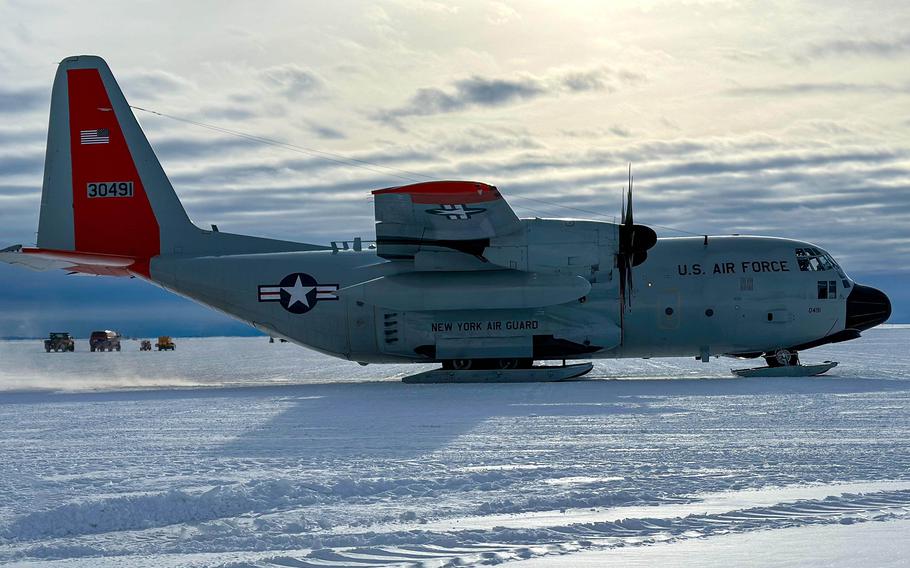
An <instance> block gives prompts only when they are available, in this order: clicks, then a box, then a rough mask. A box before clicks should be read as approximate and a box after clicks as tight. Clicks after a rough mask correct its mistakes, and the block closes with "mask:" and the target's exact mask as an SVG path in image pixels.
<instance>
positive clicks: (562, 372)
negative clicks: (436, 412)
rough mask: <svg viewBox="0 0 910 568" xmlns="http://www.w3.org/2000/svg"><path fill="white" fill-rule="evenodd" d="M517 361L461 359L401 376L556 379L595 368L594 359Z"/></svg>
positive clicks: (413, 380)
mask: <svg viewBox="0 0 910 568" xmlns="http://www.w3.org/2000/svg"><path fill="white" fill-rule="evenodd" d="M460 361H463V360H460ZM506 361H509V360H506ZM515 361H516V363H514V364H511V363H510V364H505V365H503V364H498V365H476V366H475V365H468V366H467V367H465V366H464V365H463V364H461V363H459V364H458V365H446V364H443V367H442V368H441V369H434V370H432V371H425V372H423V373H417V374H416V375H410V376H407V377H404V378H403V379H401V382H403V383H408V384H429V383H541V382H556V381H565V380H569V379H575V378H578V377H580V376H582V375H584V374H586V373H589V372H590V371H591V369H593V368H594V364H593V363H577V364H574V365H560V366H553V367H544V366H540V367H534V366H532V365H528V364H526V362H525V361H524V360H515ZM478 367H488V368H478Z"/></svg>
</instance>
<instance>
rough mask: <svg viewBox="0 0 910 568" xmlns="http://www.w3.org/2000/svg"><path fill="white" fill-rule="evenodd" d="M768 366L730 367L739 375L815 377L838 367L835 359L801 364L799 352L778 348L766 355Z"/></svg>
mask: <svg viewBox="0 0 910 568" xmlns="http://www.w3.org/2000/svg"><path fill="white" fill-rule="evenodd" d="M765 362H766V363H768V366H767V367H753V368H751V369H730V370H731V371H732V372H733V374H734V375H736V376H738V377H814V376H817V375H821V374H822V373H826V372H828V371H830V370H831V369H833V368H834V367H837V363H836V362H835V361H825V362H824V363H819V364H817V365H801V364H800V362H799V353H797V352H796V351H789V350H787V349H778V350H777V351H775V352H774V353H773V354H771V355H765Z"/></svg>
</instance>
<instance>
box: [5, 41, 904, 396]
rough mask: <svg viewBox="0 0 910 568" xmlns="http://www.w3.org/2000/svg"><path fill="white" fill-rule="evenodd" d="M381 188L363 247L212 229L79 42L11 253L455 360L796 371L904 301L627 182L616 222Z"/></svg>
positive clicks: (380, 359)
mask: <svg viewBox="0 0 910 568" xmlns="http://www.w3.org/2000/svg"><path fill="white" fill-rule="evenodd" d="M373 196H374V198H375V201H374V203H375V216H376V241H375V245H373V246H369V247H364V246H363V245H362V243H361V242H359V241H358V242H355V245H354V246H353V247H347V246H345V247H343V249H342V247H337V246H332V247H329V246H321V245H316V244H306V243H297V242H289V241H281V240H272V239H265V238H258V237H250V236H243V235H236V234H229V233H224V232H219V231H217V230H216V229H215V228H214V227H213V228H212V229H213V230H204V229H200V228H198V227H197V226H196V225H194V224H193V223H192V222H191V221H190V219H189V218H188V217H187V214H186V212H185V211H184V209H183V206H182V205H181V204H180V201H179V200H178V198H177V195H176V193H175V192H174V189H173V188H172V186H171V183H170V182H169V181H168V178H167V176H166V175H165V173H164V170H163V169H162V167H161V164H160V163H159V162H158V159H157V158H156V157H155V154H154V153H153V151H152V148H151V146H150V145H149V142H148V140H147V139H146V137H145V135H144V134H143V132H142V130H141V129H140V127H139V124H138V122H137V121H136V119H135V117H134V115H133V112H132V110H131V109H130V107H129V105H128V104H127V101H126V99H125V98H124V96H123V93H122V92H121V91H120V88H119V87H118V85H117V82H116V81H115V80H114V76H113V75H112V74H111V71H110V69H109V68H108V66H107V64H106V63H105V62H104V61H103V60H102V59H100V58H99V57H94V56H78V57H69V58H67V59H65V60H64V61H63V62H62V63H61V64H60V66H59V68H58V70H57V75H56V78H55V80H54V86H53V93H52V99H51V113H50V125H49V130H48V141H47V156H46V160H45V169H44V185H43V193H42V197H41V212H40V219H39V224H38V238H37V246H36V247H23V246H19V245H17V246H14V247H9V248H7V249H5V250H4V251H3V252H2V253H0V260H3V261H6V262H10V263H14V264H21V265H24V266H27V267H29V268H33V269H37V270H47V269H56V268H60V269H63V270H67V271H70V272H74V273H84V274H94V275H107V276H135V277H138V278H142V279H144V280H147V281H149V282H152V283H154V284H157V285H158V286H161V287H164V288H166V289H168V290H171V291H173V292H175V293H177V294H180V295H182V296H185V297H187V298H191V299H193V300H195V301H197V302H199V303H202V304H205V305H207V306H210V307H212V308H215V309H217V310H220V311H222V312H225V313H227V314H230V315H232V316H234V317H235V318H238V319H240V320H243V321H245V322H248V323H250V324H251V325H253V326H254V327H256V328H257V329H259V330H261V331H263V332H265V333H268V334H270V335H272V336H276V337H281V338H286V339H288V340H290V341H293V342H295V343H298V344H300V345H304V346H307V347H310V348H312V349H316V350H318V351H321V352H323V353H327V354H330V355H333V356H336V357H341V358H344V359H348V360H351V361H357V362H360V363H387V362H397V363H401V362H414V363H432V362H436V363H441V364H442V367H443V369H445V370H447V372H448V373H449V375H458V373H460V372H463V373H467V374H470V373H471V372H476V370H477V369H486V370H493V371H485V372H486V373H487V374H491V373H492V374H497V373H499V374H500V375H501V374H502V373H500V371H502V372H506V374H507V375H508V374H509V373H513V372H517V371H523V372H524V373H525V376H526V375H527V373H533V372H534V371H535V370H537V369H541V367H539V366H533V367H532V365H533V362H534V361H537V360H553V359H557V360H558V359H562V360H567V359H569V360H572V359H591V358H619V357H658V356H660V357H666V356H672V357H675V356H680V357H682V356H688V357H692V356H694V357H696V358H700V359H701V360H702V361H708V360H709V358H710V357H711V356H714V355H730V356H736V357H746V358H758V357H764V358H765V360H766V361H767V364H768V367H769V368H771V369H777V368H780V367H793V368H794V371H795V368H796V367H798V364H799V360H798V353H799V352H800V351H803V350H805V349H809V348H812V347H817V346H819V345H824V344H827V343H835V342H839V341H845V340H849V339H855V338H857V337H859V336H860V332H862V331H863V330H866V329H869V328H871V327H873V326H876V325H878V324H880V323H882V322H884V321H885V320H886V319H887V318H888V317H889V315H890V313H891V305H890V302H889V300H888V297H887V296H886V295H885V294H884V293H882V292H881V291H879V290H876V289H874V288H870V287H867V286H863V285H860V284H857V283H855V282H853V281H852V280H851V279H850V278H849V277H848V276H847V275H846V274H845V272H844V271H843V270H842V269H841V267H840V266H839V265H838V264H837V262H836V261H835V260H834V259H833V258H832V257H831V255H829V254H828V253H827V252H825V251H824V250H822V249H821V248H820V247H818V246H816V245H813V244H811V243H807V242H802V241H796V240H790V239H783V238H773V237H754V236H703V237H686V238H657V235H656V233H655V232H654V231H653V230H652V229H651V228H649V227H647V226H644V225H637V224H635V223H634V221H633V214H632V191H631V183H630V187H629V193H628V203H627V205H626V206H625V211H624V212H623V218H622V222H621V223H619V224H616V223H608V222H599V221H584V220H567V219H540V218H534V219H520V218H518V217H517V216H516V215H515V213H514V211H513V210H512V209H511V207H509V205H508V203H507V202H506V200H505V199H504V198H503V196H502V194H501V193H500V192H499V190H497V188H496V187H494V186H491V185H488V184H485V183H480V182H473V181H436V182H426V183H416V184H413V185H405V186H401V187H390V188H387V189H379V190H376V191H373ZM570 367H582V366H581V365H574V366H570ZM557 368H558V367H557ZM543 369H553V367H543ZM586 369H590V365H588V366H587V367H585V368H583V369H581V371H578V372H576V373H575V374H580V373H581V372H584V371H585V370H586ZM440 372H441V371H440ZM465 376H467V375H465ZM548 376H550V377H551V378H552V377H553V376H556V377H557V378H564V377H565V376H569V375H568V374H567V375H558V376H557V375H553V374H552V373H551V374H550V375H548Z"/></svg>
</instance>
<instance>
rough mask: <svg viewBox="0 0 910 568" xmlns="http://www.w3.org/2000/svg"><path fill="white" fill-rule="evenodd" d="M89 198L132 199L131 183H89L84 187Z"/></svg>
mask: <svg viewBox="0 0 910 568" xmlns="http://www.w3.org/2000/svg"><path fill="white" fill-rule="evenodd" d="M86 189H87V191H88V196H89V197H132V196H133V182H131V181H109V182H91V183H89V184H88V185H87V187H86Z"/></svg>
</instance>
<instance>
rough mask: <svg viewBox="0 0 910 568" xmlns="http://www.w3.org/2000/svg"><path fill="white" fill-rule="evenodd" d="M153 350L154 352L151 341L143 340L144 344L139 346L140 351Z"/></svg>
mask: <svg viewBox="0 0 910 568" xmlns="http://www.w3.org/2000/svg"><path fill="white" fill-rule="evenodd" d="M151 350H152V342H151V341H149V340H148V339H143V340H142V342H141V343H140V344H139V351H151Z"/></svg>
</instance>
